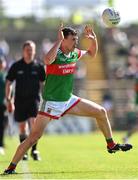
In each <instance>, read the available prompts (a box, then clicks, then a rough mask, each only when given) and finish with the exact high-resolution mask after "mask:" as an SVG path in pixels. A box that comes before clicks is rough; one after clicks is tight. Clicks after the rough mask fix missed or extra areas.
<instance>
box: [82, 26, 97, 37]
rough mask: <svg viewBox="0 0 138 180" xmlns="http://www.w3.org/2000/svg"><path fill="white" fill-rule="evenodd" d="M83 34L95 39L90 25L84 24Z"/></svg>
mask: <svg viewBox="0 0 138 180" xmlns="http://www.w3.org/2000/svg"><path fill="white" fill-rule="evenodd" d="M84 35H85V37H86V38H88V39H96V34H95V33H94V31H93V29H92V27H91V26H90V25H86V26H85V28H84Z"/></svg>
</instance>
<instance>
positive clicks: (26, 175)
mask: <svg viewBox="0 0 138 180" xmlns="http://www.w3.org/2000/svg"><path fill="white" fill-rule="evenodd" d="M21 167H22V171H23V172H25V173H24V174H23V179H27V180H28V179H29V180H30V179H32V176H31V174H30V173H29V172H30V171H29V167H28V163H27V162H24V161H22V164H21Z"/></svg>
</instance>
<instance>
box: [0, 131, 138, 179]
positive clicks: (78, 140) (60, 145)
mask: <svg viewBox="0 0 138 180" xmlns="http://www.w3.org/2000/svg"><path fill="white" fill-rule="evenodd" d="M114 134H115V140H116V141H117V142H120V141H121V138H122V136H123V134H124V133H123V132H122V133H114ZM5 142H6V155H5V156H0V171H1V173H2V172H3V170H4V169H5V168H6V167H7V165H8V164H9V162H10V160H11V157H12V155H13V152H15V149H16V147H17V144H18V139H17V137H13V138H10V137H7V138H6V141H5ZM131 143H132V144H133V146H134V147H133V149H132V150H131V151H129V152H117V153H115V154H109V153H107V151H106V145H105V142H104V138H103V136H102V135H101V133H100V132H96V133H92V134H87V135H64V136H63V135H60V136H55V135H53V136H52V135H51V136H50V135H47V136H45V135H44V136H43V138H41V140H40V141H39V150H40V152H41V157H42V161H39V162H34V161H33V160H32V159H31V158H30V160H29V161H28V162H23V161H21V162H20V163H19V165H18V167H17V172H18V174H17V175H8V176H0V179H138V134H135V135H133V137H132V138H131ZM29 153H30V152H29Z"/></svg>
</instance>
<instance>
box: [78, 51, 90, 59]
mask: <svg viewBox="0 0 138 180" xmlns="http://www.w3.org/2000/svg"><path fill="white" fill-rule="evenodd" d="M76 51H77V53H78V59H80V58H81V57H82V56H84V55H85V54H86V53H87V51H86V50H80V49H76Z"/></svg>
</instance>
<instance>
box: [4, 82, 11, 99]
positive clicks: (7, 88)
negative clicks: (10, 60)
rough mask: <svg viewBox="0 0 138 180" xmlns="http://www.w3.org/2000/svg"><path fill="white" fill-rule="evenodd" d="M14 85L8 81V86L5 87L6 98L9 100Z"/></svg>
mask: <svg viewBox="0 0 138 180" xmlns="http://www.w3.org/2000/svg"><path fill="white" fill-rule="evenodd" d="M11 94H12V85H11V82H10V81H8V80H7V81H6V87H5V95H6V99H7V100H8V101H9V100H11V98H12V96H11Z"/></svg>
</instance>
